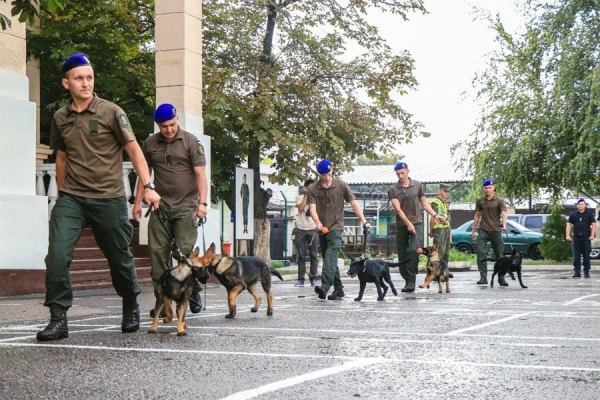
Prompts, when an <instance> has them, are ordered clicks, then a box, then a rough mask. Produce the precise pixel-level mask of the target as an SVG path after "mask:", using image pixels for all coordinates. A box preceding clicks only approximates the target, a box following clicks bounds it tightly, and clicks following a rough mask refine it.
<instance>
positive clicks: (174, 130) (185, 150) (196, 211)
mask: <svg viewBox="0 0 600 400" xmlns="http://www.w3.org/2000/svg"><path fill="white" fill-rule="evenodd" d="M154 122H156V123H157V125H158V129H159V132H158V133H156V134H154V135H151V136H150V137H148V139H146V141H145V142H144V155H145V157H146V161H147V162H148V167H149V169H150V171H152V170H154V183H155V185H156V191H157V192H158V193H159V194H160V196H161V199H160V205H161V208H160V210H161V215H157V214H156V213H152V215H150V221H149V222H148V247H149V249H150V263H151V265H152V283H153V284H154V293H155V295H156V294H157V293H158V292H157V288H158V285H159V281H160V277H161V275H162V274H163V272H164V271H165V268H166V267H167V265H169V262H170V260H171V258H172V256H173V255H172V254H171V243H172V242H173V239H175V245H176V246H177V248H178V249H179V250H180V251H181V252H182V253H183V255H184V256H186V257H188V256H189V255H190V253H191V252H192V250H193V247H194V245H195V244H196V240H197V239H198V218H200V219H203V218H204V217H205V216H206V212H207V209H208V199H207V198H206V196H207V192H208V190H207V183H206V182H207V179H206V168H205V166H206V157H205V155H204V147H202V144H200V141H199V140H198V138H197V137H196V136H194V135H192V134H191V133H188V132H186V131H184V130H183V129H181V128H180V127H179V116H178V115H177V110H176V109H175V107H174V106H173V105H172V104H168V103H165V104H161V105H160V106H159V107H158V108H157V109H156V112H155V113H154ZM143 194H144V189H143V187H142V185H141V183H140V184H138V187H137V192H136V197H135V202H134V205H133V210H132V214H133V217H134V218H135V219H137V220H139V219H140V218H141V217H142V207H141V204H142V197H143ZM159 218H161V219H160V220H159ZM200 290H201V287H200V284H199V283H198V282H197V281H195V282H194V290H193V292H192V296H191V297H190V311H191V312H192V313H199V312H200V311H202V299H201V297H200V294H199V293H200ZM150 316H151V317H154V309H153V310H151V311H150Z"/></svg>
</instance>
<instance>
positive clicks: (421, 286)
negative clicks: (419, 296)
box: [419, 285, 429, 289]
mask: <svg viewBox="0 0 600 400" xmlns="http://www.w3.org/2000/svg"><path fill="white" fill-rule="evenodd" d="M419 287H420V288H421V289H423V288H424V287H425V286H424V285H419ZM428 289H429V288H428Z"/></svg>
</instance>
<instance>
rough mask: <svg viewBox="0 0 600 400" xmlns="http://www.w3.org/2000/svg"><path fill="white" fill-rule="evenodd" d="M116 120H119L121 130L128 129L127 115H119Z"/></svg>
mask: <svg viewBox="0 0 600 400" xmlns="http://www.w3.org/2000/svg"><path fill="white" fill-rule="evenodd" d="M117 119H118V120H119V125H121V128H128V127H129V118H127V115H125V114H119V115H117Z"/></svg>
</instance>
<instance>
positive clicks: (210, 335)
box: [0, 267, 600, 400]
mask: <svg viewBox="0 0 600 400" xmlns="http://www.w3.org/2000/svg"><path fill="white" fill-rule="evenodd" d="M570 276H571V272H570V271H569V270H568V269H563V270H551V271H545V270H540V268H539V267H538V268H537V269H536V270H529V271H526V272H525V273H524V274H523V281H524V283H525V285H527V286H529V288H528V289H521V288H520V287H519V285H518V283H517V282H516V281H510V280H509V284H510V286H509V287H494V288H490V287H489V286H478V285H476V284H475V282H476V281H477V279H478V274H477V272H473V271H470V272H460V273H455V278H454V279H453V280H452V281H451V289H452V293H449V294H446V293H442V294H438V293H437V284H434V285H432V287H431V289H429V290H427V289H417V292H415V293H411V294H405V293H399V295H398V296H394V295H393V294H392V293H391V291H389V292H388V294H387V296H386V301H384V302H377V301H376V297H377V293H376V290H375V286H374V285H373V284H367V290H366V291H365V295H364V297H363V301H361V302H355V301H353V299H354V297H356V295H357V293H358V281H357V280H356V279H349V278H345V279H344V285H345V288H344V290H345V293H346V297H345V298H344V299H343V300H338V301H329V300H319V299H317V296H316V294H315V293H314V291H313V288H311V287H310V286H306V287H304V288H295V287H293V282H294V281H293V280H291V279H292V277H289V276H288V277H287V280H286V281H285V282H279V281H277V282H275V281H273V282H274V284H273V293H274V306H275V311H274V316H273V317H267V315H266V304H265V302H266V300H264V301H263V305H262V306H261V308H260V310H259V312H258V313H251V312H250V307H251V305H252V297H251V296H250V295H249V294H248V293H247V292H243V293H242V294H241V295H240V297H239V302H238V313H237V317H236V318H235V319H233V320H229V319H225V318H224V316H225V314H226V312H227V302H226V292H225V289H224V288H223V287H221V286H218V285H209V286H208V288H207V290H206V303H207V307H206V310H205V311H204V312H202V313H200V314H195V315H194V314H190V313H188V320H187V322H188V336H186V337H178V336H177V335H176V323H175V322H172V323H171V324H169V325H163V324H161V325H160V328H159V333H158V334H155V335H149V334H147V333H146V332H147V330H148V328H149V326H150V322H151V321H150V318H149V317H148V313H147V311H148V310H149V309H150V308H151V307H152V304H153V296H152V294H151V289H150V288H148V287H146V288H144V292H143V293H142V295H141V296H140V298H139V300H140V303H141V305H142V309H143V310H144V313H143V319H142V329H141V330H140V331H139V332H136V333H131V334H122V333H121V332H120V321H121V316H120V313H121V305H120V303H121V302H120V299H119V298H118V297H117V296H116V295H115V294H114V292H113V291H111V290H104V291H90V292H79V293H77V298H76V299H75V306H74V307H73V308H71V309H70V310H69V332H70V336H69V338H68V339H64V340H60V341H56V342H51V343H45V344H41V343H38V342H37V341H36V340H35V333H36V332H37V331H38V330H39V329H41V328H43V327H44V326H45V324H46V323H47V312H48V311H47V309H46V308H45V307H43V306H42V303H43V296H25V297H10V298H8V297H5V298H0V307H1V308H2V310H3V312H2V315H0V399H33V398H36V399H37V398H39V399H42V398H44V399H59V398H60V399H81V398H86V399H100V398H102V399H141V398H144V399H164V398H180V399H221V398H230V399H250V398H257V399H309V398H310V399H312V398H319V399H353V398H365V399H435V400H440V399H543V400H549V399H584V400H587V399H594V400H596V399H600V274H597V273H596V274H595V273H594V271H592V278H591V279H572V278H571V277H570ZM392 278H393V281H394V283H395V285H396V287H397V289H398V290H399V289H400V288H401V287H402V286H403V285H401V284H400V280H401V279H400V276H399V275H398V274H392ZM422 280H423V275H419V277H418V280H417V283H420V282H422ZM259 291H260V292H261V293H262V290H261V289H260V288H259ZM263 299H264V296H263Z"/></svg>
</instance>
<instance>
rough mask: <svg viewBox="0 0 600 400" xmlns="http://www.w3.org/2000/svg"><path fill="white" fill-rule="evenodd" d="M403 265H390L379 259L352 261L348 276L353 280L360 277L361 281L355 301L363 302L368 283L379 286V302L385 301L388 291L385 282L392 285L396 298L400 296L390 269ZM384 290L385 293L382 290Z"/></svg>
mask: <svg viewBox="0 0 600 400" xmlns="http://www.w3.org/2000/svg"><path fill="white" fill-rule="evenodd" d="M401 264H402V263H390V262H387V261H385V260H381V259H379V258H372V259H366V258H363V257H360V258H355V259H354V260H352V262H351V263H350V268H349V269H348V275H350V277H351V278H354V277H355V276H358V280H359V281H360V289H359V292H358V297H357V298H355V299H354V301H361V300H362V298H363V294H364V292H365V287H366V286H367V282H372V283H374V284H375V286H377V301H383V299H384V297H385V294H386V293H387V291H388V287H387V286H386V285H385V283H384V282H387V283H388V285H390V287H391V288H392V293H394V296H398V292H397V291H396V288H395V287H394V283H393V282H392V278H391V276H390V267H399V266H400V265H401ZM382 288H383V291H382V290H381V289H382Z"/></svg>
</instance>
